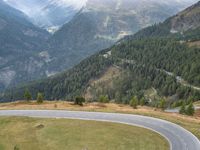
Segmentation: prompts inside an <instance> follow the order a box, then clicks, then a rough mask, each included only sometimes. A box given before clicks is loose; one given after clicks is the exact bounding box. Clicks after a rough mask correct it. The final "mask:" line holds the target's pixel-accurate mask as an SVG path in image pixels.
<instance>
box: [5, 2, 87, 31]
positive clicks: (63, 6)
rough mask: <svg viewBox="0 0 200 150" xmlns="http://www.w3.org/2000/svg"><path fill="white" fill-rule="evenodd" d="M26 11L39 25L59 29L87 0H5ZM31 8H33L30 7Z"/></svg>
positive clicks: (51, 29) (50, 29)
mask: <svg viewBox="0 0 200 150" xmlns="http://www.w3.org/2000/svg"><path fill="white" fill-rule="evenodd" d="M4 1H5V2H6V3H7V4H9V5H10V6H12V7H14V8H16V9H18V10H20V11H22V12H23V13H25V14H26V15H27V16H28V17H29V18H30V20H31V21H32V22H33V23H34V24H35V25H37V26H39V27H43V28H45V29H48V30H49V31H50V32H53V31H54V30H57V29H58V28H59V27H61V26H62V25H63V24H65V23H67V22H68V21H70V20H71V19H72V17H73V16H74V15H75V14H76V13H77V12H78V11H79V10H80V9H81V8H82V7H83V6H84V5H85V3H86V1H85V0H81V1H79V0H42V1H41V0H20V1H16V0H4ZM30 8H31V9H30Z"/></svg>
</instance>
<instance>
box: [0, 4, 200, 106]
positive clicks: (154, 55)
mask: <svg viewBox="0 0 200 150" xmlns="http://www.w3.org/2000/svg"><path fill="white" fill-rule="evenodd" d="M198 4H199V3H198ZM196 7H199V5H195V7H192V8H196ZM192 10H193V9H190V11H192ZM170 20H173V17H172V18H170V19H168V20H167V21H165V22H164V23H162V24H159V25H154V26H152V27H149V28H146V29H144V30H141V31H140V32H138V33H137V34H136V35H135V36H131V37H128V38H125V39H124V40H121V41H120V42H118V43H116V44H115V45H114V46H112V47H111V48H109V49H106V50H103V51H101V52H100V53H97V54H95V55H93V56H91V57H89V58H88V59H86V60H84V61H82V62H81V63H80V64H79V65H77V66H75V67H74V68H72V69H70V70H69V71H66V72H64V73H62V74H59V75H56V76H53V77H51V78H48V79H45V80H41V81H37V82H32V83H30V84H29V85H23V86H21V87H18V88H14V89H11V90H8V91H6V92H5V93H4V94H3V95H2V100H4V101H6V100H17V99H23V93H24V91H25V89H27V88H28V89H29V90H30V91H31V93H32V94H33V96H34V98H35V96H36V94H37V92H42V93H44V94H45V97H46V99H49V100H54V99H63V100H71V99H73V98H74V97H76V96H80V95H82V96H85V94H86V93H87V92H88V88H90V89H92V90H91V92H90V97H91V99H90V100H93V101H96V100H98V98H99V97H100V96H102V95H105V96H108V99H109V100H114V101H115V102H118V103H129V101H130V99H131V98H132V97H133V96H137V97H138V98H139V99H145V100H147V102H148V103H150V104H151V105H157V102H158V101H159V100H160V99H163V98H164V99H167V100H168V101H169V102H174V101H178V100H188V99H189V100H193V101H195V100H199V99H200V88H199V87H200V63H199V58H200V48H199V47H198V46H191V45H190V44H189V43H190V42H191V41H199V40H200V38H199V34H198V33H199V27H198V26H196V27H195V28H192V29H188V30H187V31H182V32H177V33H172V32H170V26H171V24H170ZM145 35H146V38H144V36H145ZM110 67H115V68H117V69H118V70H119V71H117V73H118V74H117V75H116V76H113V77H112V78H111V80H112V83H111V84H110V85H109V86H108V85H107V84H106V83H105V84H104V83H103V80H101V78H102V76H105V75H106V72H107V71H108V69H109V68H110ZM95 80H98V81H102V83H99V82H98V83H97V82H96V83H95V82H94V83H95V84H91V82H93V81H95ZM93 89H95V90H93ZM150 89H153V90H154V93H156V96H154V97H153V98H152V96H151V95H152V93H151V94H150V95H148V94H147V91H149V90H150ZM149 96H150V97H149Z"/></svg>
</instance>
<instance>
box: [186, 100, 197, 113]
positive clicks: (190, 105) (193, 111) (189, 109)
mask: <svg viewBox="0 0 200 150" xmlns="http://www.w3.org/2000/svg"><path fill="white" fill-rule="evenodd" d="M194 113H195V109H194V105H193V103H192V102H191V103H190V104H189V106H188V107H187V109H186V114H187V115H189V116H193V115H194Z"/></svg>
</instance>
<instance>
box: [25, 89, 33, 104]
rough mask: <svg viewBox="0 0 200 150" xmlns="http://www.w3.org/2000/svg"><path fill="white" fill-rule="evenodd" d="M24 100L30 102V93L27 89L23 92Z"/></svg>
mask: <svg viewBox="0 0 200 150" xmlns="http://www.w3.org/2000/svg"><path fill="white" fill-rule="evenodd" d="M24 98H25V99H26V101H30V100H31V99H32V96H31V93H30V91H29V90H28V89H26V90H25V92H24Z"/></svg>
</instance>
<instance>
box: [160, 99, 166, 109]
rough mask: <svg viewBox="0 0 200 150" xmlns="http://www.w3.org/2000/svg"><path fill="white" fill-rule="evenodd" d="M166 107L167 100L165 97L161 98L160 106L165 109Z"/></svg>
mask: <svg viewBox="0 0 200 150" xmlns="http://www.w3.org/2000/svg"><path fill="white" fill-rule="evenodd" d="M165 107H166V101H165V100H164V99H161V100H160V108H161V109H162V110H164V109H165Z"/></svg>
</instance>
